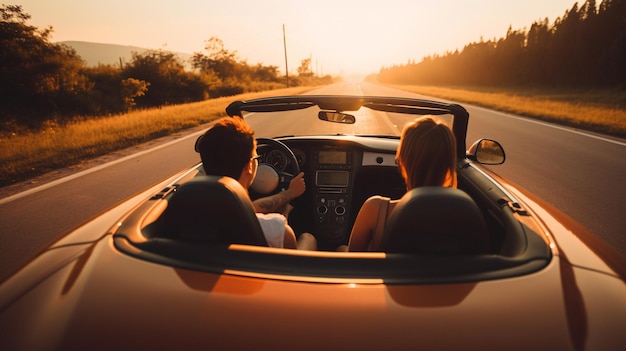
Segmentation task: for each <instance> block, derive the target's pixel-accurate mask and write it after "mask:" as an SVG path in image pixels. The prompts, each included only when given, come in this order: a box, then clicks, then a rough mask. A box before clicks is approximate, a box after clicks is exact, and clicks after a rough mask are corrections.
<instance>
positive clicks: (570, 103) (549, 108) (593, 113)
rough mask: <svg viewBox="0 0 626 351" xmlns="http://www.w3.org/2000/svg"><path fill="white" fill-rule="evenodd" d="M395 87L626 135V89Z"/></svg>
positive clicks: (612, 133) (602, 131) (588, 128)
mask: <svg viewBox="0 0 626 351" xmlns="http://www.w3.org/2000/svg"><path fill="white" fill-rule="evenodd" d="M393 87H394V88H397V89H401V90H406V91H410V92H414V93H418V94H423V95H428V96H433V97H439V98H442V99H446V100H454V101H458V102H465V103H470V104H474V105H479V106H484V107H488V108H492V109H494V110H499V111H505V112H510V113H514V114H518V115H522V116H528V117H533V118H538V119H542V120H545V121H549V122H555V123H560V124H563V125H567V126H571V127H575V128H580V129H584V130H589V131H594V132H598V133H603V134H608V135H613V136H618V137H622V138H624V137H626V91H624V90H604V91H578V90H571V91H551V90H537V89H527V90H524V89H501V88H498V89H486V88H474V87H458V88H447V87H436V86H413V85H396V86H393Z"/></svg>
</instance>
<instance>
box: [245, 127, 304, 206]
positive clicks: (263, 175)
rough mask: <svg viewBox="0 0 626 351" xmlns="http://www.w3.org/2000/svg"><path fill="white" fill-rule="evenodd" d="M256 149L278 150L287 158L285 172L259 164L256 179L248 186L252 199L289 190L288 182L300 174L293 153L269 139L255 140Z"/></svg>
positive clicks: (276, 141)
mask: <svg viewBox="0 0 626 351" xmlns="http://www.w3.org/2000/svg"><path fill="white" fill-rule="evenodd" d="M256 141H257V148H258V147H259V146H261V145H266V146H267V147H269V148H272V149H278V150H280V151H282V152H283V154H284V155H286V156H287V158H288V159H287V166H286V167H285V170H280V169H278V168H276V167H275V166H274V165H272V164H269V163H265V162H260V163H259V167H258V168H257V173H256V177H255V178H254V181H253V182H252V185H251V186H250V190H251V195H252V197H253V198H257V197H262V196H268V195H273V194H276V193H278V192H280V191H283V190H286V189H287V188H289V182H291V180H292V179H293V178H295V176H296V175H298V174H299V173H300V165H299V164H298V159H297V158H296V155H294V153H293V151H291V149H290V148H289V147H288V146H287V145H285V144H284V143H282V142H280V141H278V140H275V139H270V138H257V139H256Z"/></svg>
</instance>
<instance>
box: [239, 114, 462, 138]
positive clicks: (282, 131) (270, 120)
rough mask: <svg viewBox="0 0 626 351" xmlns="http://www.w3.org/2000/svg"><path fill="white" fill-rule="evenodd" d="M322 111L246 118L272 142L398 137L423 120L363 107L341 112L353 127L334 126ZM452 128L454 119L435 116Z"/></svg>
mask: <svg viewBox="0 0 626 351" xmlns="http://www.w3.org/2000/svg"><path fill="white" fill-rule="evenodd" d="M319 111H321V109H320V108H319V107H317V106H313V107H309V108H306V109H301V110H295V111H284V112H249V113H244V118H245V119H246V121H247V122H248V124H250V125H251V126H252V128H254V131H255V136H256V137H260V138H272V137H280V136H289V135H294V136H307V135H320V134H321V135H330V134H351V135H383V136H397V137H399V136H400V134H401V133H402V129H403V127H404V126H405V125H406V124H407V123H408V122H410V121H412V120H414V119H416V118H420V117H422V116H420V115H414V114H404V113H390V112H382V111H376V110H372V109H370V108H367V107H361V108H360V109H359V110H357V111H342V112H344V113H348V114H351V115H353V116H354V117H355V118H356V122H355V123H354V124H342V123H333V122H328V121H322V120H320V119H318V113H319ZM434 117H435V118H437V119H439V120H441V121H442V122H444V123H445V124H447V125H448V126H449V127H451V126H452V122H453V115H451V114H444V115H438V116H434Z"/></svg>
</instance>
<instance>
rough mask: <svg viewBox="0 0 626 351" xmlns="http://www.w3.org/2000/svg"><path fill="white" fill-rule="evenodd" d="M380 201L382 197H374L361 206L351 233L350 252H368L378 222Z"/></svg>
mask: <svg viewBox="0 0 626 351" xmlns="http://www.w3.org/2000/svg"><path fill="white" fill-rule="evenodd" d="M380 201H382V198H381V197H380V196H373V197H370V198H369V199H367V200H366V201H365V202H364V203H363V206H361V209H360V210H359V213H358V214H357V216H356V220H355V221H354V226H353V227H352V233H350V241H349V242H348V251H368V248H369V244H370V241H371V240H372V237H373V235H374V228H376V222H377V220H378V208H379V206H380Z"/></svg>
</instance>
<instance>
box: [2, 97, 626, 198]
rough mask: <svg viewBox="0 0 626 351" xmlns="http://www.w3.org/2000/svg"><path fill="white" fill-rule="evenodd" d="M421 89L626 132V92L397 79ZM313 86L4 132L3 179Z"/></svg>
mask: <svg viewBox="0 0 626 351" xmlns="http://www.w3.org/2000/svg"><path fill="white" fill-rule="evenodd" d="M394 87H395V88H398V89H401V90H405V91H410V92H414V93H418V94H423V95H428V96H433V97H438V98H442V99H446V100H454V101H459V102H465V103H470V104H475V105H480V106H485V107H489V108H493V109H496V110H500V111H506V112H510V113H515V114H520V115H524V116H530V117H535V118H540V119H544V120H547V121H551V122H557V123H561V124H565V125H569V126H574V127H577V128H581V129H585V130H591V131H596V132H600V133H604V134H609V135H615V136H618V137H626V92H624V91H623V90H620V91H593V92H588V91H576V90H572V91H550V90H536V89H535V90H530V89H528V90H521V89H501V88H498V89H495V88H494V89H487V88H475V87H452V88H444V87H435V86H408V85H402V86H394ZM310 89H311V88H303V87H299V88H290V89H280V90H272V91H266V92H261V93H250V94H243V95H239V96H231V97H226V98H220V99H212V100H207V101H203V102H197V103H191V104H185V105H175V106H167V107H162V108H157V109H150V110H141V111H135V112H131V113H128V114H123V115H115V116H109V117H99V118H92V119H84V120H79V121H75V122H71V123H69V124H66V125H58V124H56V123H54V122H49V123H48V124H47V125H46V127H45V128H43V129H42V130H39V131H21V132H15V133H6V132H4V133H0V187H1V186H6V185H9V184H13V183H16V182H20V181H23V180H26V179H29V178H32V177H34V176H37V175H41V174H44V173H46V172H48V171H52V170H55V169H60V168H63V167H68V166H71V165H74V164H77V163H79V162H81V161H83V160H86V159H90V158H94V157H96V156H101V155H104V154H107V153H110V152H113V151H116V150H121V149H124V148H127V147H129V146H133V145H137V144H140V143H143V142H146V141H149V140H151V139H155V138H157V137H160V136H165V135H169V134H172V133H175V132H179V131H182V130H185V129H189V128H193V127H197V126H200V125H203V124H206V123H208V122H210V121H212V120H214V119H216V118H219V117H222V116H224V109H225V108H226V106H227V105H228V104H229V103H230V102H232V101H233V100H237V99H243V100H245V99H253V98H258V97H263V96H272V95H293V94H300V93H303V92H305V91H307V90H310Z"/></svg>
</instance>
